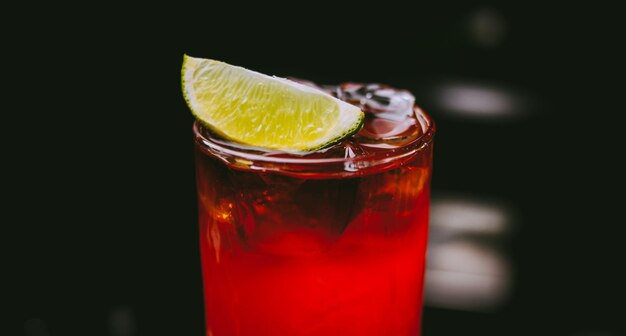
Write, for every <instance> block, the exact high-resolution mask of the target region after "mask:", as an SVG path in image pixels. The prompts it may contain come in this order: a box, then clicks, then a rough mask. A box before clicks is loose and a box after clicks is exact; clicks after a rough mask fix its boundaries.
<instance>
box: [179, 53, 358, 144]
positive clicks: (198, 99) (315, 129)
mask: <svg viewBox="0 0 626 336" xmlns="http://www.w3.org/2000/svg"><path fill="white" fill-rule="evenodd" d="M182 88H183V95H184V97H185V100H186V101H187V105H188V106H189V108H190V109H191V112H192V113H193V115H194V116H195V117H196V119H198V120H200V122H202V123H203V124H204V125H206V126H207V127H209V128H210V129H211V130H212V131H214V132H216V133H217V134H219V135H221V136H222V137H224V138H227V139H229V140H231V141H234V142H238V143H241V144H246V145H252V146H256V147H262V148H268V149H275V150H281V151H285V152H307V151H312V150H316V149H320V148H322V147H325V146H328V145H330V144H332V143H336V142H338V141H339V140H341V139H343V138H346V137H348V136H350V135H352V134H354V133H355V132H357V131H358V130H359V129H360V128H361V126H362V125H363V118H364V114H363V112H362V111H361V110H360V109H359V108H358V107H356V106H353V105H350V104H348V103H346V102H343V101H341V100H339V99H336V98H334V97H332V96H331V95H328V94H327V93H325V92H322V91H320V90H317V89H314V88H312V87H309V86H305V85H303V84H300V83H296V82H293V81H290V80H287V79H284V78H278V77H270V76H267V75H264V74H261V73H258V72H254V71H251V70H247V69H244V68H241V67H237V66H233V65H229V64H226V63H223V62H219V61H215V60H210V59H202V58H194V57H189V56H187V55H185V56H184V59H183V67H182Z"/></svg>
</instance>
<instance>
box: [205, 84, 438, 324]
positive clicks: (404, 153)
mask: <svg viewBox="0 0 626 336" xmlns="http://www.w3.org/2000/svg"><path fill="white" fill-rule="evenodd" d="M327 90H329V92H331V93H333V94H335V95H336V96H338V97H339V98H342V99H344V100H347V101H349V102H352V103H354V104H357V105H360V107H361V109H362V110H363V111H365V112H366V113H367V117H366V120H365V126H364V128H363V129H362V130H361V131H360V132H359V133H357V134H356V135H354V136H352V137H350V138H348V139H345V140H343V141H342V142H340V143H338V144H336V145H334V146H332V147H331V148H327V149H325V150H322V151H318V152H316V153H312V154H309V155H304V156H296V155H292V154H285V153H280V152H272V151H261V150H259V149H256V148H250V147H243V146H241V145H235V144H233V143H229V142H227V141H225V140H222V139H219V138H218V137H216V136H215V135H214V134H212V133H211V132H210V131H209V130H208V129H206V128H204V127H202V126H201V125H200V124H199V123H197V122H196V124H194V132H195V138H196V144H197V146H196V148H197V156H196V162H197V187H198V198H199V223H200V233H201V234H200V243H201V252H202V270H203V280H204V291H205V293H204V296H205V308H206V324H207V335H214V336H219V335H418V334H419V333H420V328H421V327H420V318H421V311H422V287H423V278H424V262H425V252H426V242H427V233H428V208H429V181H430V175H431V157H432V136H433V134H434V126H433V124H432V121H431V120H430V119H429V117H428V116H426V115H425V114H424V113H423V112H422V111H421V110H419V109H418V108H414V107H413V100H412V96H410V95H409V94H408V93H407V92H406V91H400V90H395V89H392V88H388V87H384V86H379V85H362V84H344V85H342V86H340V87H338V88H327ZM377 98H378V99H377ZM394 99H395V101H394ZM407 106H408V109H407Z"/></svg>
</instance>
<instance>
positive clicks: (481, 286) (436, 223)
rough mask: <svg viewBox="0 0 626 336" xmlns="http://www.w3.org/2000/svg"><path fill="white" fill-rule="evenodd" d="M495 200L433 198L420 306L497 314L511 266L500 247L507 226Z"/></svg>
mask: <svg viewBox="0 0 626 336" xmlns="http://www.w3.org/2000/svg"><path fill="white" fill-rule="evenodd" d="M512 217H513V216H512V213H511V211H510V210H509V209H508V207H507V206H504V205H502V204H501V203H500V202H495V201H488V200H477V199H476V198H473V197H470V196H433V200H432V206H431V229H430V230H431V231H430V246H429V250H428V262H427V265H428V266H427V271H426V280H425V282H426V285H425V303H426V304H427V305H429V306H432V307H440V308H447V309H456V310H468V311H493V310H497V309H498V308H499V307H500V306H501V305H502V304H503V303H504V302H505V301H506V299H507V297H508V295H509V291H510V287H511V278H512V276H511V273H512V269H511V268H512V267H511V264H510V261H509V258H508V256H507V255H506V253H505V251H503V249H502V248H501V246H502V245H503V244H504V241H505V239H506V236H507V235H508V233H509V232H510V229H511V225H512V223H513V218H512Z"/></svg>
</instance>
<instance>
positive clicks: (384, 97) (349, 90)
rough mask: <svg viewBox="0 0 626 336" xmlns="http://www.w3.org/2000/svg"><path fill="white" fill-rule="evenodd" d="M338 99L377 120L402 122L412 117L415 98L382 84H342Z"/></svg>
mask: <svg viewBox="0 0 626 336" xmlns="http://www.w3.org/2000/svg"><path fill="white" fill-rule="evenodd" d="M337 94H338V97H339V98H340V99H343V100H345V101H347V102H349V103H351V104H354V105H357V106H359V107H360V108H361V109H362V110H363V111H364V112H366V113H368V112H369V113H375V114H376V117H377V118H383V119H389V120H396V121H402V120H405V119H407V118H411V117H412V116H413V105H414V104H415V97H414V96H413V95H412V94H411V93H410V92H408V91H406V90H399V89H395V88H392V87H390V86H386V85H382V84H376V83H372V84H358V83H343V84H341V85H340V87H339V91H338V93H337Z"/></svg>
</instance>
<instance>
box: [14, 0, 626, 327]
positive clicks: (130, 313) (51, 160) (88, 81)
mask: <svg viewBox="0 0 626 336" xmlns="http://www.w3.org/2000/svg"><path fill="white" fill-rule="evenodd" d="M286 6H287V7H286V8H287V12H289V14H287V13H285V14H280V13H282V12H281V10H279V9H278V8H271V7H269V6H268V5H267V4H263V5H258V6H254V7H250V6H249V5H244V4H234V5H232V6H224V5H220V6H214V7H212V8H210V9H202V8H200V7H193V6H191V5H185V6H183V5H180V7H178V8H176V7H174V8H164V7H158V6H156V5H153V6H151V7H146V8H141V9H132V8H126V7H123V8H110V7H107V6H105V5H102V6H101V7H94V8H79V13H80V14H70V12H71V11H70V8H63V7H62V6H60V5H55V6H54V7H53V6H50V7H49V8H46V7H39V6H38V7H37V9H36V10H33V9H32V8H22V9H20V10H18V11H16V12H12V11H9V12H7V13H8V15H12V14H19V15H20V16H18V18H22V19H23V20H18V22H19V23H18V24H16V25H13V26H10V27H8V26H7V30H5V31H6V32H7V42H8V43H10V46H11V47H10V48H8V49H7V50H9V51H10V52H6V53H5V55H4V58H5V61H4V62H3V65H4V67H5V70H6V71H7V72H8V73H9V75H14V76H10V77H9V78H12V80H11V82H10V83H8V84H10V85H9V86H11V89H7V91H5V93H6V95H5V97H3V98H4V100H5V103H6V104H5V109H4V111H3V112H4V113H3V114H4V116H5V117H4V120H5V122H3V124H2V125H3V128H4V132H3V135H2V137H3V140H4V141H3V143H4V146H3V147H4V149H5V151H6V152H7V153H8V154H9V155H8V156H7V157H8V158H9V159H8V160H6V161H5V162H3V171H4V172H5V173H4V174H3V175H4V176H3V177H4V179H3V180H4V182H3V184H4V186H5V187H4V188H3V189H4V193H5V195H6V196H5V199H6V198H7V197H8V199H10V201H9V202H8V203H5V206H6V208H5V209H3V210H4V211H3V212H4V214H5V216H4V219H3V224H4V225H3V227H4V228H5V230H6V231H5V232H6V235H3V240H5V241H7V244H4V246H5V248H3V249H6V251H5V252H4V258H6V262H3V264H5V265H7V266H6V267H8V271H7V272H3V273H4V276H3V277H5V279H8V283H7V285H5V286H4V287H5V289H6V290H7V295H8V297H9V298H10V300H8V301H7V302H8V305H9V310H10V311H11V314H10V315H8V316H9V319H8V323H7V326H8V328H9V330H10V331H11V332H10V333H6V334H7V335H9V334H16V335H22V334H25V335H202V334H203V328H204V326H203V310H202V301H201V295H202V294H201V293H202V292H201V278H200V277H201V275H200V269H199V265H200V263H199V255H198V253H199V251H198V238H197V226H196V223H195V221H196V214H195V211H196V206H195V201H196V200H195V189H194V171H193V155H192V150H193V146H192V138H191V122H192V117H191V114H190V113H189V111H188V110H187V109H186V106H185V104H184V101H183V99H182V97H181V93H180V66H181V60H182V55H183V53H187V54H190V55H192V56H197V57H206V58H214V59H219V60H223V61H226V62H229V63H231V64H237V65H241V66H245V67H247V68H250V69H254V70H257V71H260V72H263V73H268V74H274V75H278V76H295V77H301V78H307V79H311V80H313V81H316V82H320V83H329V84H334V83H339V82H341V81H346V80H350V81H365V82H382V83H387V84H390V85H394V86H398V87H404V88H407V89H410V90H411V91H412V92H413V93H414V94H415V95H416V98H417V103H418V104H420V105H421V106H423V107H424V108H425V109H426V110H427V111H428V112H429V113H430V114H431V115H432V116H433V117H434V118H435V120H436V122H437V127H438V131H437V136H436V150H435V163H434V165H435V170H434V172H435V173H434V176H433V181H432V187H433V191H434V192H440V191H441V192H449V191H454V192H463V193H466V194H471V195H478V196H480V197H483V196H485V197H490V198H492V199H501V200H504V201H506V202H507V203H508V204H511V205H513V207H514V208H515V209H516V211H517V212H516V213H517V216H518V225H517V227H516V230H515V232H514V234H513V235H512V237H511V239H510V241H508V243H507V244H508V245H507V249H506V250H507V253H508V255H509V257H510V259H511V261H512V263H513V265H514V266H515V273H514V274H515V275H514V280H513V282H512V292H511V295H510V297H509V298H508V299H507V301H506V302H505V304H504V305H502V306H501V307H499V308H498V309H496V310H494V311H491V312H482V313H481V312H471V311H463V310H454V309H444V308H434V307H427V308H426V311H425V315H424V334H425V335H426V336H429V335H430V336H434V335H458V334H465V333H467V334H480V335H544V334H545V335H548V334H549V335H623V331H624V325H623V323H624V322H623V317H624V308H623V304H624V291H623V284H624V278H623V276H621V275H618V274H617V273H618V271H620V270H621V269H623V261H622V260H621V259H623V258H622V257H623V252H622V248H621V246H620V243H621V239H620V236H619V235H618V234H617V233H618V229H619V228H620V227H621V226H623V216H622V211H623V210H622V205H621V201H622V200H623V196H620V195H621V194H622V193H623V192H622V190H623V189H622V187H623V179H622V177H621V176H620V175H621V172H622V167H621V166H620V164H619V163H618V161H619V160H621V159H620V157H621V156H623V153H624V150H623V147H621V145H622V144H623V140H622V139H621V136H620V134H622V130H621V126H620V124H619V122H618V120H619V116H620V115H621V114H622V112H623V106H622V104H619V103H620V101H619V99H620V98H621V94H620V92H619V91H618V88H620V89H621V88H622V87H623V85H621V84H614V83H615V81H616V80H619V79H621V78H623V77H620V75H619V74H618V67H617V64H618V62H617V61H618V60H619V57H618V56H617V53H616V48H617V46H618V44H620V43H622V42H623V38H617V37H616V34H615V33H616V32H617V31H618V30H617V28H618V20H617V18H616V15H614V14H615V13H616V11H614V10H612V9H611V8H605V7H603V6H602V5H600V4H587V5H585V6H578V7H577V6H574V5H571V4H568V5H567V6H556V5H555V6H552V7H547V6H546V5H545V4H543V5H531V4H525V5H517V6H516V5H507V6H503V5H497V4H489V3H484V2H477V1H468V2H466V3H465V4H463V5H460V6H459V5H456V6H453V5H442V6H441V8H433V7H428V8H427V6H416V7H415V8H412V9H408V8H407V9H405V8H403V7H398V6H395V5H392V4H391V3H388V4H376V5H365V4H361V5H358V6H355V7H351V8H347V9H344V10H340V9H339V8H337V7H336V5H335V6H331V5H322V4H318V3H302V4H296V3H292V4H290V5H286ZM66 10H67V11H66ZM72 10H76V8H73V9H72ZM283 10H284V8H283ZM485 10H486V11H487V12H488V13H492V14H493V15H495V18H496V19H495V20H496V21H495V22H496V23H495V27H496V28H494V26H493V22H492V25H491V26H489V25H488V27H491V28H487V31H490V29H496V30H498V29H500V30H498V31H500V34H501V35H498V36H499V37H497V38H495V39H496V42H493V41H492V40H489V39H487V40H486V42H485V41H481V40H480V38H477V37H476V35H475V34H474V35H473V33H472V30H471V24H472V23H471V22H472V20H473V18H475V15H476V13H481V11H483V12H484V11H485ZM494 13H495V14H494ZM490 15H491V14H490ZM305 16H306V18H305ZM9 28H10V29H9ZM487 34H489V33H487ZM490 41H491V42H490ZM450 81H452V82H454V81H465V82H471V83H483V84H484V83H487V85H489V86H492V87H498V88H504V89H506V90H509V91H510V92H516V93H519V94H520V95H521V96H522V97H523V102H524V103H523V104H521V106H518V107H516V108H518V110H519V111H521V112H520V113H519V115H518V116H516V117H511V118H492V119H488V118H487V119H484V118H481V117H475V116H471V115H469V116H463V115H461V116H459V115H456V116H455V115H454V114H449V113H446V111H445V108H444V107H442V106H441V105H440V104H439V103H438V102H437V100H436V99H434V98H433V96H432V95H431V94H432V92H433V90H434V88H436V87H438V86H437V85H440V84H441V83H446V82H450ZM616 195H617V196H616ZM3 208H4V207H3ZM15 238H16V239H15ZM4 258H3V259H4ZM3 324H4V322H3ZM3 334H4V333H3Z"/></svg>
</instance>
